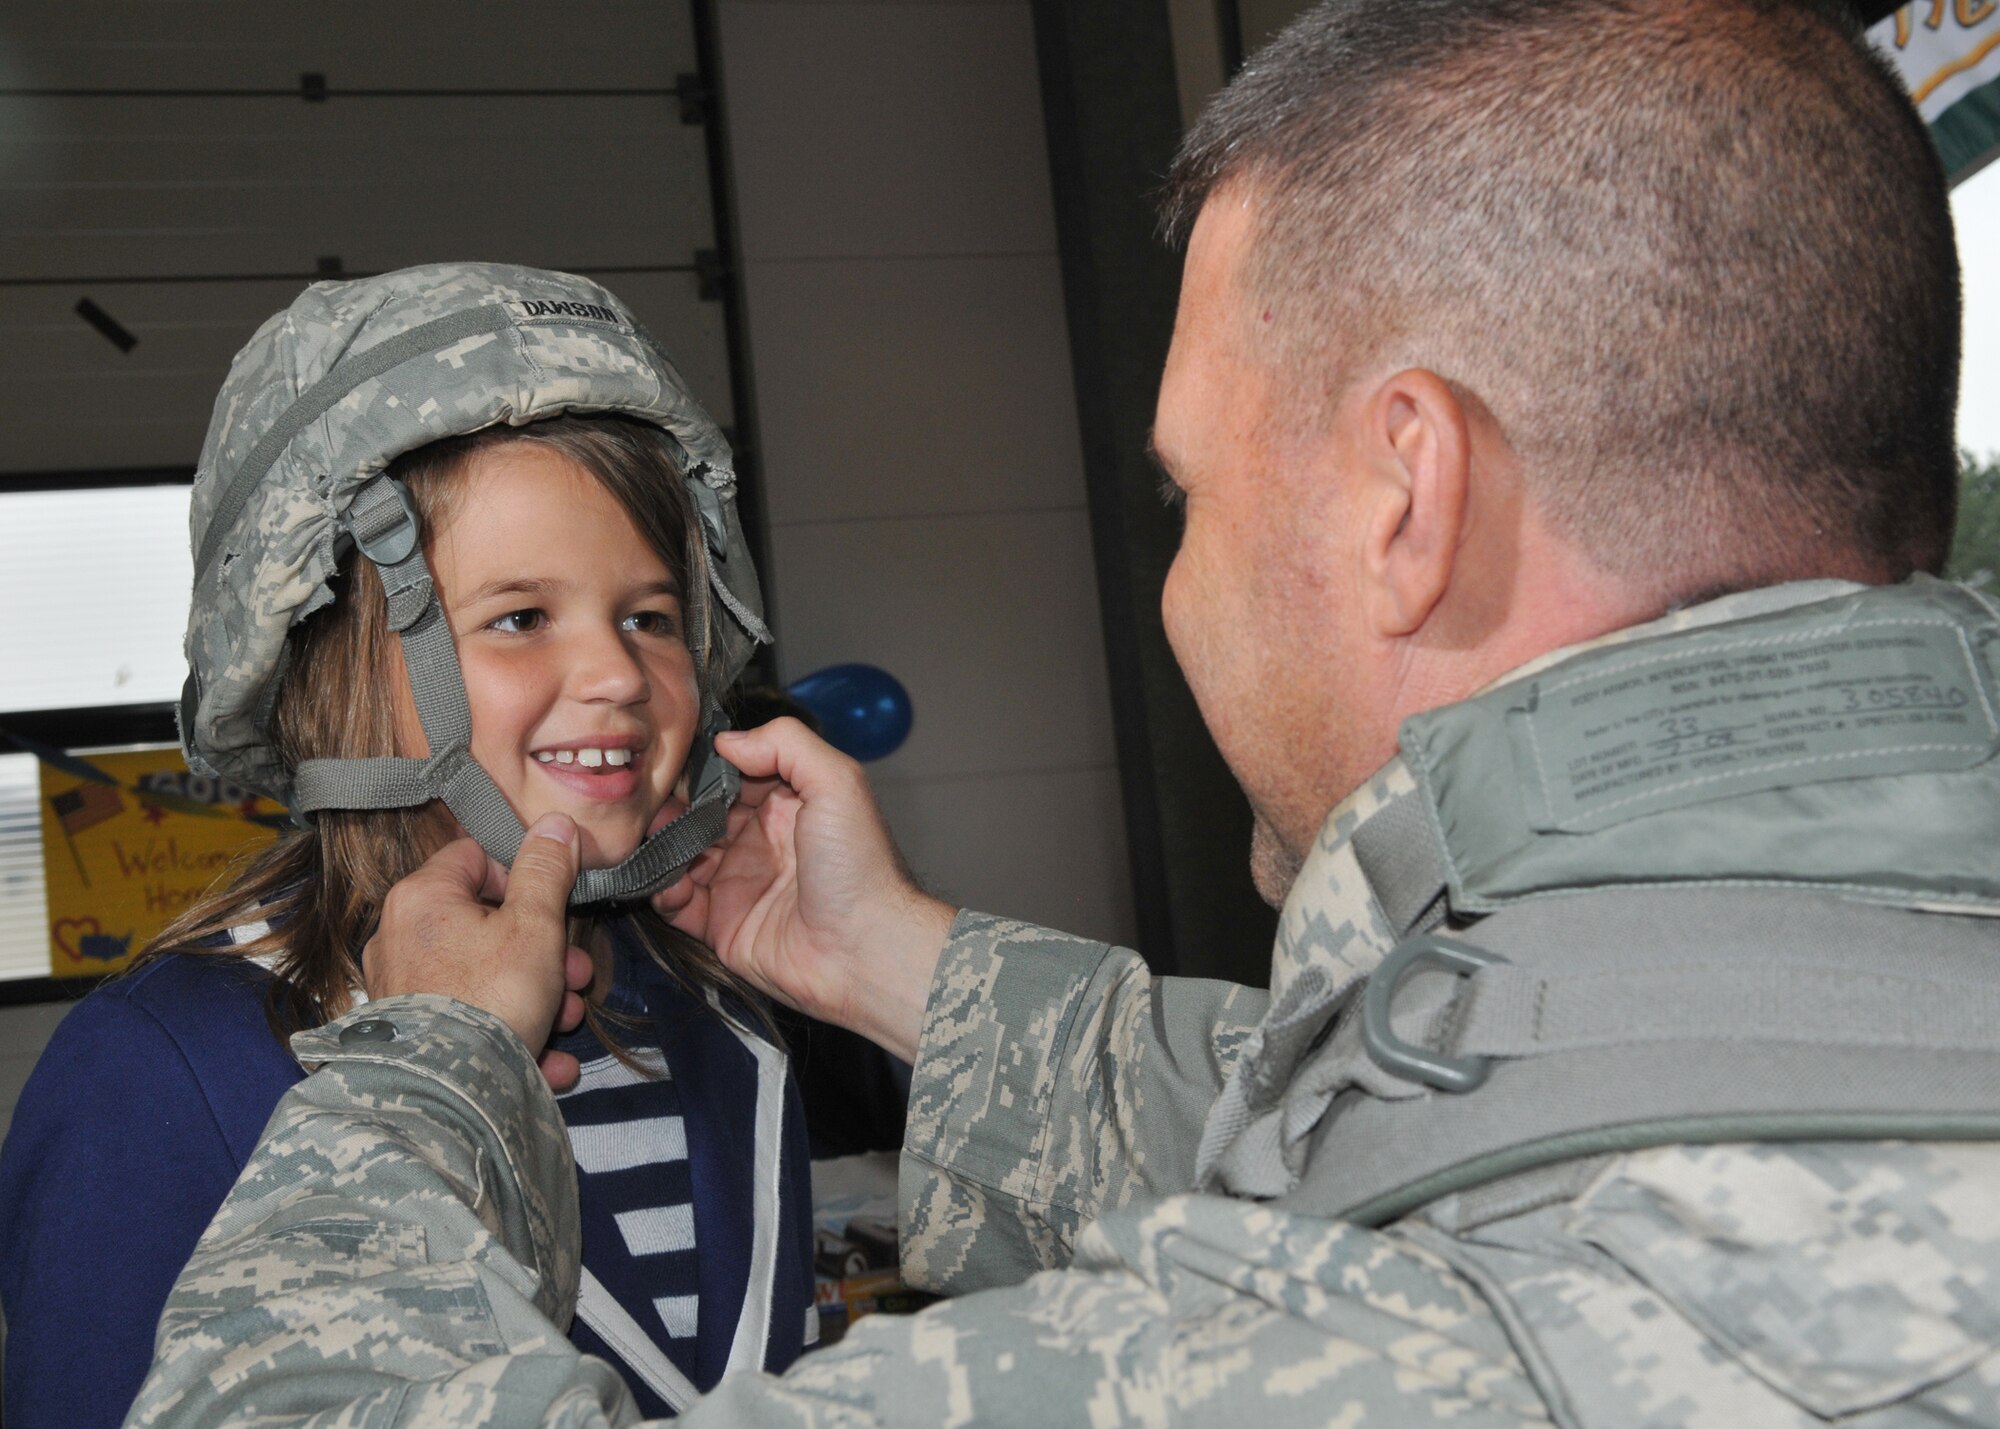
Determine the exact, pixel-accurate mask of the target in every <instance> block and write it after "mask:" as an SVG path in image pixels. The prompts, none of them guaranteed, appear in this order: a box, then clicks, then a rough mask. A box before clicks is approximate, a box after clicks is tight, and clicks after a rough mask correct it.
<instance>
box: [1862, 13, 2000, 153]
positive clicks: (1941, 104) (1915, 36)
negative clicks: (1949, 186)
mask: <svg viewBox="0 0 2000 1429" xmlns="http://www.w3.org/2000/svg"><path fill="white" fill-rule="evenodd" d="M1869 34H1870V35H1871V36H1872V37H1873V39H1874V40H1875V42H1876V43H1877V44H1878V45H1880V46H1881V47H1882V49H1883V50H1884V51H1885V52H1886V53H1887V54H1888V55H1889V57H1890V58H1891V59H1893V60H1894V61H1895V62H1896V67H1897V68H1898V69H1900V70H1901V71H1902V73H1903V82H1904V83H1905V84H1907V85H1909V87H1910V97H1911V98H1912V99H1914V100H1916V102H1917V108H1918V109H1919V110H1920V111H1921V112H1922V113H1923V116H1924V122H1925V123H1927V124H1929V125H1930V126H1931V134H1932V136H1933V137H1934V138H1935V139H1936V140H1937V146H1938V152H1939V153H1940V154H1942V155H1943V156H1944V167H1945V171H1946V172H1947V173H1949V174H1950V175H1951V181H1952V182H1953V183H1959V182H1961V181H1962V180H1965V179H1968V178H1970V177H1971V176H1972V175H1973V174H1975V173H1977V172H1978V171H1979V169H1980V168H1982V167H1983V166H1984V165H1985V164H1987V163H1988V162H1990V161H1991V160H1993V159H1995V158H2000V0H1918V3H1916V4H1910V5H1904V6H1901V7H1900V8H1898V9H1897V11H1896V13H1895V14H1893V15H1891V16H1890V17H1889V18H1888V19H1886V20H1884V21H1882V22H1881V23H1880V24H1878V25H1876V26H1875V28H1874V29H1872V30H1870V31H1869Z"/></svg>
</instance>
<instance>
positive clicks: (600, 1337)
mask: <svg viewBox="0 0 2000 1429" xmlns="http://www.w3.org/2000/svg"><path fill="white" fill-rule="evenodd" d="M727 461H728V448H727V446H726V445H725V444H724V442H723V441H722V438H721V436H720V434H719V433H718V432H717V431H716V430H715V428H714V427H713V425H712V424H711V423H710V422H709V421H708V419H707V417H706V416H704V415H703V414H702V412H701V410H700V408H699V407H698V406H697V405H696V404H695V403H694V401H693V399H692V398H691V397H690V396H689V395H688V394H687V392H686V391H685V389H684V388H683V387H682V385H681V383H680V379H679V377H678V374H676V373H675V371H674V370H673V368H672V366H671V365H670V364H669V363H668V362H667V361H666V359H665V357H664V356H663V355H662V354H660V353H659V352H658V350H657V349H656V348H655V347H654V346H653V345H652V343H651V340H650V339H649V338H648V337H647V336H646V335H645V334H644V332H643V331H641V330H639V329H638V328H637V327H636V325H635V324H633V323H632V322H631V321H630V319H629V318H628V317H627V316H626V315H625V314H624V312H623V310H622V309H621V308H620V306H619V305H618V303H617V301H616V299H614V298H613V297H612V296H611V295H610V294H609V293H606V292H604V291H603V290H602V289H601V288H598V287H597V286H595V285H594V284H591V283H588V282H586V281H583V280H581V279H577V278H573V277H569V276H567V275H563V274H555V273H543V272H537V271H534V270H528V269H519V268H508V267H499V266H490V265H440V266H433V267H426V268H416V269H410V270H407V271H404V272H401V273H394V274H390V275H388V276H386V277H382V278H374V279H367V280H363V281H358V282H352V283H325V284H318V285H316V286H314V287H313V288H310V289H308V290H307V291H306V293H305V294H303V295H302V296H301V297H300V298H299V299H298V301H297V302H295V303H294V304H293V305H292V307H291V308H290V309H289V310H288V311H286V312H284V313H281V314H279V315H278V316H277V317H276V318H274V319H273V320H272V321H271V322H269V323H267V324H265V326H264V327H263V329H262V330H260V331H259V333H258V334H257V336H256V337H255V338H253V339H252V341H251V343H250V345H249V346H248V347H247V348H245V349H244V351H243V352H242V353H241V354H239V356H238V358H237V360H236V363H235V366H234V368H233V369H232V372H231V375H230V378H229V381H228V383H227V384H226V385H225V386H224V388H223V391H222V394H221V397H220V398H219V399H218V401H217V404H216V410H215V417H214V420H213V422H212V424H211V429H210V432H209V437H208V441H207V443H206V445H205V447H204V450H203V457H202V463H201V467H200V469H199V471H198V473H197V475H196V479H195V491H194V503H193V513H194V514H193V521H192V526H193V532H194V544H195V569H196V574H195V597H194V609H193V614H192V617H191V619H190V623H189V633H188V652H189V660H190V664H191V666H192V674H191V676H190V679H189V682H188V689H187V692H186V694H185V695H184V696H183V699H182V703H181V709H180V721H181V731H182V740H183V744H184V745H185V746H186V748H187V752H188V756H189V760H190V763H191V764H193V765H194V766H195V767H197V768H199V769H202V770H204V771H206V772H209V773H212V774H215V775H218V776H220V777H224V778H229V779H233V780H235V781H237V782H239V783H242V784H244V785H246V786H247V787H250V788H255V789H259V790H261V791H263V792H265V793H268V794H270V795H272V796H273V797H276V798H279V799H281V800H283V801H285V802H287V803H288V804H290V805H291V807H292V808H293V810H294V811H295V813H300V814H301V815H302V818H301V827H299V828H298V829H297V830H296V831H293V832H289V833H287V834H285V835H283V836H282V837H280V838H279V839H278V840H277V842H276V843H275V844H274V845H272V846H270V847H269V848H267V849H265V850H263V851H261V852H259V853H258V854H257V855H256V856H255V857H254V858H252V859H250V860H249V861H248V862H247V863H245V864H244V865H243V866H242V867H241V869H240V870H239V871H238V872H236V873H235V875H234V876H233V877H232V878H230V879H229V880H227V881H226V882H225V883H224V884H223V885H222V886H220V887H218V888H217V889H216V890H214V891H213V892H211V893H210V894H209V895H208V896H207V897H206V898H205V899H204V900H202V901H201V903H200V904H199V905H198V906H196V907H195V908H193V909H191V910H190V911H189V912H188V913H187V914H186V915H184V916H183V917H181V918H180V919H179V920H177V921H176V922H175V923H174V924H173V925H172V926H171V927H169V928H168V929H166V930H165V932H163V933H162V934H161V936H160V937H159V938H158V939H156V940H155V941H154V943H153V944H152V945H151V946H150V947H148V948H147V949H146V950H145V951H144V952H143V953H142V954H141V957H140V959H139V961H138V962H137V963H136V964H135V966H134V968H133V970H132V971H131V972H130V973H129V974H128V975H127V976H124V977H122V978H119V979H117V980H116V981H114V982H112V983H110V984H108V985H106V986H104V987H102V988H99V989H98V990H97V991H96V992H94V993H92V994H91V995H90V996H89V997H88V998H86V999H84V1001H83V1002H82V1003H81V1004H79V1005H78V1007H77V1008H76V1009H75V1010H74V1011H72V1012H71V1013H70V1014H69V1016H68V1017H66V1018H65V1019H64V1020H63V1022H62V1024H61V1025H60V1027H59V1028H58V1030H57V1033H56V1036H55V1038H54V1040H53V1041H52V1042H51V1043H50V1045H49V1048H48V1051H47V1052H46V1053H45V1054H44V1056H43V1058H42V1060H41V1062H40V1064H39V1065H38V1066H37V1067H36V1069H35V1072H34V1074H33V1076H32V1077H31V1078H30V1081H29V1083H28V1086H27V1088H26V1090H25V1091H24V1093H23V1095H22V1098H21V1101H20V1103H19V1105H18V1107H17V1109H16V1111H15V1116H14V1122H13V1127H12V1130H11V1132H10V1134H9V1136H8V1138H7V1143H6V1146H5V1150H4V1154H0V1225H4V1226H5V1227H6V1241H5V1246H4V1249H0V1297H4V1305H5V1314H6V1327H7V1342H6V1388H7V1398H6V1412H5V1419H6V1422H7V1423H8V1424H9V1425H10V1426H11V1429H36V1426H40V1425H53V1424H61V1425H64V1426H77V1429H82V1426H95V1425H104V1426H110V1425H113V1424H116V1423H117V1422H118V1421H119V1420H120V1419H121V1418H122V1417H123V1415H124V1413H125V1410H126V1409H127V1407H128V1406H129V1404H130V1402H131V1400H132V1397H133V1396H134V1395H135V1394H136V1393H137V1390H138V1386H139V1383H140V1381H141V1380H142V1379H143V1377H144V1374H145V1369H146V1366H147V1363H148V1362H149V1360H150V1358H151V1353H152V1343H153V1327H154V1324H155V1321H156V1320H157V1318H158V1316H159V1313H160V1309H161V1307H162V1305H163V1304H164V1302H165V1299H166V1294H167V1291H168V1289H169V1287H170V1286H171V1284H172V1282H173V1278H174V1276H175V1275H176V1274H177V1273H178V1271H179V1269H180V1267H181V1265H182V1264H183V1263H184V1262H185V1261H186V1259H187V1257H188V1255H189V1254H190V1253H191V1252H192V1250H193V1248H194V1244H195V1241H196V1239H197V1238H198V1236H199V1235H200V1233H201V1231H202V1230H203V1229H204V1228H205V1227H206V1225H207V1223H208V1220H209V1218H210V1216H211V1215H212V1214H213V1213H214V1211H215V1208H216V1207H217V1206H218V1205H219V1204H220V1203H221V1200H222V1197H223V1195H224V1194H225V1193H226V1192H227V1190H228V1189H229V1187H230V1186H231V1185H232V1184H233V1183H234V1181H235V1178H236V1175H237V1172H238V1171H239V1169H240V1168H241V1166H242V1164H243V1162H244V1160H245V1158H246V1157H247V1156H248V1154H249V1151H250V1149H251V1148H252V1146H254V1144H255V1142H256V1139H257V1135H258V1133H259V1132H260V1131H261V1129H262V1128H263V1125H264V1122H265V1120H266V1119H267V1118H268V1116H269V1115H270V1112H271V1110H272V1107H273V1106H274V1105H275V1103H276V1102H277V1100H278V1098H279V1097H280V1096H281V1095H282V1094H283V1092H284V1091H285V1089H286V1088H287V1087H289V1086H290V1085H291V1084H292V1083H293V1082H295V1081H297V1080H298V1079H299V1077H300V1076H301V1075H302V1073H301V1072H300V1070H299V1068H298V1066H297V1065H296V1064H295V1063H294V1062H293V1061H292V1060H291V1057H290V1055H289V1054H288V1052H287V1050H286V1045H285V1041H284V1034H286V1033H288V1032H290V1031H292V1030H296V1029H298V1028H302V1027H308V1026H313V1025H317V1024H318V1023H320V1022H323V1021H326V1020H327V1019H329V1018H332V1017H335V1016H338V1015H340V1014H341V1013H342V1012H344V1011H346V1010H347V1009H348V1008H350V1007H352V1006H353V1005H354V1004H355V1003H356V1002H358V1001H360V1000H362V999H363V998H364V997H365V993H364V992H363V990H362V968H361V966H360V954H361V951H362V948H363V946H364V945H365V943H366V942H367V939H368V937H369V935H370V934H371V932H372V931H373V928H374V924H375V920H376V918H377V916H378V914H379V912H380V909H381V906H382V901H383V899H384V897H385V896H386V895H387V893H388V891H389V890H390V888H391V887H392V886H393V885H394V884H395V883H396V882H397V881H398V880H399V879H401V878H402V877H404V876H405V875H406V874H408V873H410V872H411V871H412V870H414V869H415V868H416V867H417V866H418V864H420V863H421V862H422V861H423V860H424V859H425V858H426V857H428V856H429V854H431V853H432V852H434V851H435V850H436V849H437V848H439V847H440V846H442V844H443V843H445V842H446V841H448V840H450V839H452V838H454V837H458V836H460V834H461V833H462V832H465V831H470V832H472V833H473V834H474V835H475V836H476V837H478V838H479V840H480V842H481V843H482V844H484V845H485V846H486V847H487V850H488V852H490V853H492V854H494V856H495V857H497V858H500V859H502V860H503V861H505V860H507V859H509V858H511V856H512V853H513V851H514V849H515V848H516V847H517V846H518V843H519V840H520V837H521V833H522V828H523V826H524V825H525V824H527V823H531V822H533V820H534V819H535V818H537V817H538V816H540V815H542V814H545V813H548V812H550V811H552V810H560V811H562V812H564V813H566V814H568V815H570V816H571V817H572V818H573V819H574V820H575V822H576V824H577V827H578V830H579V833H580V836H581V839H582V847H583V861H584V868H585V870H586V871H585V873H584V875H583V877H582V879H581V880H580V883H579V890H578V894H577V896H576V898H575V899H574V900H573V905H574V908H573V911H574V914H575V922H574V926H573V929H572V941H573V942H575V943H577V944H578V945H579V946H581V947H584V948H586V949H587V950H588V951H589V952H590V953H591V955H592V957H593V959H594V961H595V962H596V965H597V974H596V977H595V980H594V982H593V983H592V986H591V989H590V993H589V996H588V998H587V1004H588V1008H589V1011H588V1013H587V1016H586V1022H585V1025H584V1027H582V1028H581V1029H579V1031H578V1032H576V1033H574V1034H571V1035H570V1036H568V1037H566V1038H564V1039H561V1040H560V1041H559V1043H558V1045H559V1046H561V1047H562V1048H563V1049H564V1050H567V1051H570V1052H573V1053H574V1054H575V1055H576V1056H577V1058H578V1059H579V1061H580V1062H581V1063H582V1066H583V1072H582V1078H581V1081H580V1083H579V1084H578V1085H577V1087H576V1088H575V1089H574V1090H572V1091H570V1092H568V1093H566V1094H565V1095H564V1096H563V1098H562V1101H561V1105H562V1108H563V1112H564V1117H565V1120H566V1121H567V1122H568V1125H569V1129H570V1139H571V1145H572V1148H573V1150H574V1153H575V1159H576V1164H577V1172H578V1188H579V1192H580V1198H581V1207H582V1225H583V1264H584V1274H583V1288H582V1291H581V1294H580V1297H579V1306H578V1314H577V1319H576V1322H575V1324H574V1325H573V1327H572V1329H571V1335H572V1337H573V1338H574V1339H575V1340H576V1342H577V1343H578V1344H579V1345H581V1346H583V1347H584V1348H586V1349H588V1350H590V1351H591V1352H593V1353H596V1354H599V1355H602V1356H604V1357H605V1358H607V1359H609V1360H610V1361H611V1362H612V1364H613V1365H614V1366H616V1367H617V1368H618V1369H619V1370H620V1371H621V1372H622V1373H623V1374H624V1376H625V1378H626V1380H627V1382H628V1383H630V1384H631V1386H632V1388H633V1390H634V1392H635V1393H636V1394H637V1395H638V1397H639V1400H640V1403H641V1406H642V1408H644V1409H646V1410H647V1411H648V1412H649V1413H655V1414H657V1413H665V1412H670V1411H671V1410H673V1409H676V1408H678V1407H679V1406H680V1405H681V1404H682V1403H684V1402H685V1401H686V1400H687V1399H688V1398H690V1397H691V1396H692V1395H693V1393H695V1392H696V1391H698V1390H706V1389H708V1388H709V1387H710V1386H712V1385H713V1384H714V1383H715V1382H716V1381H717V1380H718V1379H719V1378H721V1376H722V1374H723V1372H724V1371H725V1370H726V1369H730V1368H735V1367H739V1366H745V1365H749V1366H757V1365H762V1366H764V1367H768V1368H771V1369H779V1368H782V1367H783V1366H784V1365H786V1364H788V1363H789V1362H790V1361H791V1360H792V1359H794V1358H795V1357H796V1356H797V1355H798V1353H799V1352H800V1350H801V1348H802V1346H803V1344H804V1342H805V1340H806V1338H807V1336H808V1334H809V1330H810V1327H811V1325H812V1324H813V1323H815V1322H814V1321H813V1319H812V1278H811V1268H810V1254H811V1227H810V1204H809V1203H810V1195H809V1190H808V1185H807V1180H806V1175H807V1166H806V1160H805V1143H804V1131H803V1126H802V1122H801V1117H800V1114H799V1106H798V1096H797V1091H796V1088H795V1087H794V1086H793V1085H792V1084H791V1079H790V1076H789V1073H788V1071H787V1069H786V1064H785V1060H784V1057H783V1055H782V1054H781V1053H780V1052H779V1051H778V1049H777V1048H776V1046H774V1045H773V1043H772V1041H771V1040H770V1039H769V1038H768V1036H767V1034H766V1033H765V1032H764V1031H763V1030H762V1029H763V1028H764V1026H765V1024H764V1022H763V1021H762V1019H761V1014H760V1012H759V1011H758V1008H757V1005H756V1003H755V1002H754V999H753V998H752V997H751V996H750V995H748V994H746V993H745V992H744V991H743V990H742V989H740V988H738V987H737V986H736V985H735V983H734V982H733V981H732V980H731V978H730V977H729V976H728V974H727V973H726V972H725V971H724V970H723V969H722V968H721V966H720V965H719V964H718V963H717V962H716V961H715V959H714V958H713V956H712V954H710V953H709V952H708V950H707V949H705V948H703V947H701V946H700V945H699V944H697V943H694V942H692V940H689V939H687V938H685V937H684V936H683V935H681V934H679V933H677V932H676V931H674V930H673V929H671V928H670V927H668V925H667V924H666V923H665V922H664V921H663V920H662V919H661V918H660V917H659V916H658V915H657V914H656V913H654V912H653V910H652V909H651V907H650V905H649V904H648V902H647V901H646V895H647V894H648V893H650V892H651V891H653V890H655V889H657V888H658V887H660V886H663V885H664V884H665V883H666V882H668V881H670V880H671V879H672V878H673V877H674V876H675V875H676V874H677V873H678V871H679V868H680V867H681V866H682V865H684V864H685V863H686V862H687V861H688V860H689V859H690V858H692V857H693V856H694V855H695V854H696V853H698V852H699V851H700V849H701V848H702V847H704V846H705V845H706V843H707V842H709V841H710V840H711V839H712V838H713V837H714V836H715V832H716V831H717V830H718V829H719V827H720V819H721V816H722V814H723V812H724V811H726V808H727V805H728V801H729V798H730V796H731V794H732V793H733V790H734V783H733V777H732V776H733V772H734V771H732V770H729V769H728V767H727V766H726V765H723V764H721V763H720V761H718V760H714V759H711V758H709V757H708V754H709V749H708V736H709V735H710V734H711V733H712V731H713V729H714V728H715V727H716V726H717V723H718V721H717V719H716V717H715V711H716V704H715V700H716V696H717V695H718V694H719V692H720V691H721V690H722V689H723V688H724V687H726V685H727V684H728V682H729V681H730V680H731V679H732V678H733V677H734V675H735V674H736V672H737V671H738V670H739V669H740V668H741V665H742V662H743V659H744V657H745V655H746V654H747V651H748V649H749V648H750V646H751V644H752V642H753V641H754V640H755V639H757V638H762V637H763V628H762V625H761V623H760V622H759V620H758V617H757V609H758V605H757V594H756V585H755V577H754V574H753V573H752V572H751V570H750V566H749V561H748V559H747V556H746V555H745V554H744V551H743V546H742V537H741V530H740V527H738V525H737V524H736V521H735V516H734V507H733V499H732V492H733V482H732V480H731V478H730V477H729V473H728V466H727ZM690 806H692V807H690Z"/></svg>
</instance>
